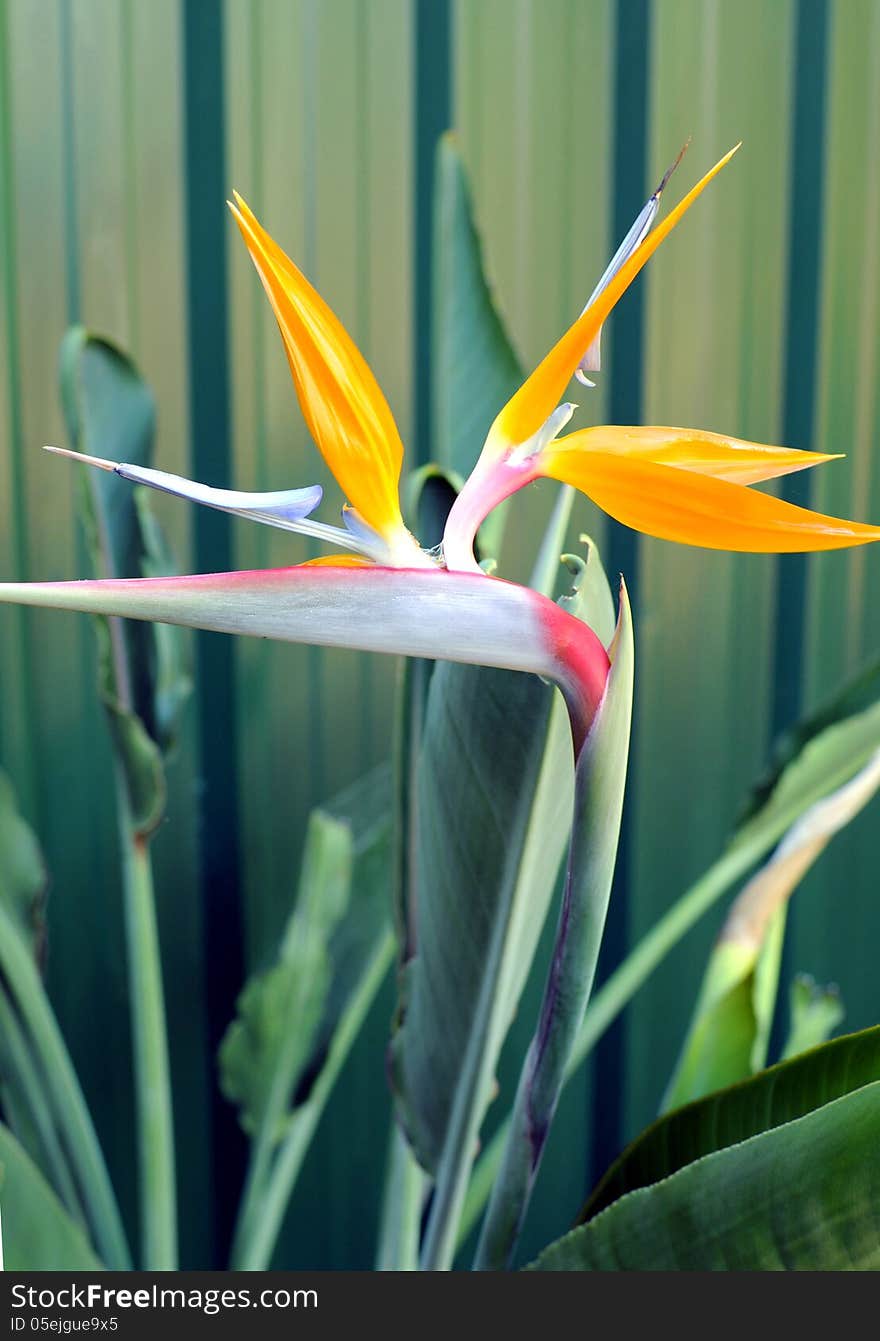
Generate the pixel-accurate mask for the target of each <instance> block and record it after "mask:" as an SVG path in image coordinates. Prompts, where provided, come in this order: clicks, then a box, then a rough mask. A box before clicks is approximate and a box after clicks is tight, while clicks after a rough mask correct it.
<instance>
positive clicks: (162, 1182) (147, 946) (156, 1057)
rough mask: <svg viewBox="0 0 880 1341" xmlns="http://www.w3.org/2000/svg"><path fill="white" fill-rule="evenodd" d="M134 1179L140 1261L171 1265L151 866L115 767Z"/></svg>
mask: <svg viewBox="0 0 880 1341" xmlns="http://www.w3.org/2000/svg"><path fill="white" fill-rule="evenodd" d="M117 800H118V807H119V827H120V843H121V853H122V870H123V884H124V897H125V927H126V940H127V945H128V974H129V996H130V1002H131V1027H132V1050H133V1054H134V1071H135V1092H136V1107H137V1137H138V1164H139V1174H140V1207H141V1257H142V1266H143V1268H144V1270H147V1271H173V1270H175V1269H176V1267H177V1195H176V1183H175V1167H174V1121H173V1115H172V1103H171V1079H170V1068H169V1063H168V1035H167V1028H166V1022H165V997H164V992H163V989H162V964H161V957H160V952H159V933H158V928H157V925H156V905H155V897H154V892H153V869H152V862H151V859H150V849H149V843H148V841H147V839H146V838H145V837H144V836H143V834H139V833H138V832H137V831H136V829H135V825H134V823H133V821H132V817H131V811H130V808H129V802H128V793H127V789H126V786H125V781H124V778H123V777H122V775H121V770H120V769H117Z"/></svg>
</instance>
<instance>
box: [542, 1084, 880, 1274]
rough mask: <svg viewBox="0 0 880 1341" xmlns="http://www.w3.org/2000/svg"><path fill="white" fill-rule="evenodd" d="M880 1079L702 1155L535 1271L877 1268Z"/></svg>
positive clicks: (616, 1208)
mask: <svg viewBox="0 0 880 1341" xmlns="http://www.w3.org/2000/svg"><path fill="white" fill-rule="evenodd" d="M878 1204H880V1081H875V1082H874V1083H873V1084H869V1085H865V1086H864V1087H863V1088H861V1089H857V1090H855V1091H854V1092H852V1093H848V1094H846V1095H844V1096H843V1097H842V1098H839V1099H835V1100H833V1101H832V1102H830V1103H827V1104H825V1105H823V1106H822V1107H821V1108H818V1109H816V1110H815V1111H814V1112H811V1113H808V1114H807V1115H806V1116H805V1117H801V1118H798V1119H796V1120H795V1121H792V1122H788V1123H786V1124H785V1125H784V1126H781V1127H776V1128H774V1129H773V1130H771V1131H765V1132H762V1133H761V1134H760V1135H758V1136H752V1137H751V1138H749V1139H748V1140H745V1141H743V1142H742V1143H741V1144H738V1145H734V1146H730V1147H728V1148H726V1149H722V1150H719V1151H717V1152H716V1153H715V1154H710V1155H706V1156H705V1157H704V1158H703V1159H700V1160H699V1161H698V1162H697V1163H693V1164H688V1165H687V1166H686V1167H685V1168H683V1169H680V1170H679V1172H677V1173H674V1174H673V1175H672V1176H671V1177H669V1178H666V1179H664V1181H662V1182H659V1183H655V1184H653V1185H652V1186H650V1187H643V1188H641V1189H639V1190H638V1191H635V1192H631V1193H629V1194H628V1195H627V1196H624V1197H622V1198H621V1199H620V1200H619V1201H615V1202H614V1204H613V1205H611V1206H609V1207H608V1209H607V1210H606V1211H604V1212H603V1213H602V1214H601V1215H599V1216H597V1217H596V1218H595V1219H593V1220H590V1221H588V1222H587V1223H586V1224H584V1225H581V1226H579V1227H578V1228H577V1229H574V1230H572V1231H571V1233H569V1234H567V1235H566V1236H565V1237H564V1238H562V1239H560V1240H559V1241H558V1242H557V1243H554V1244H552V1245H551V1246H550V1247H549V1248H547V1249H546V1250H545V1251H544V1252H543V1253H542V1254H541V1256H540V1257H539V1258H538V1260H537V1262H536V1263H534V1265H533V1269H537V1270H539V1271H842V1270H872V1269H877V1268H880V1237H878V1234H877V1206H878Z"/></svg>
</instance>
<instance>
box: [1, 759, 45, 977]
mask: <svg viewBox="0 0 880 1341" xmlns="http://www.w3.org/2000/svg"><path fill="white" fill-rule="evenodd" d="M45 893H46V867H45V865H44V864H43V858H42V855H41V853H40V848H39V845H38V843H37V840H36V838H35V837H34V835H33V833H32V832H31V830H30V829H29V828H28V826H27V825H26V824H25V822H24V820H23V819H22V818H21V815H20V814H19V812H18V806H17V805H16V801H15V794H14V793H13V790H12V785H11V783H10V782H9V779H8V778H7V777H6V774H5V773H3V772H2V771H0V900H2V901H3V903H4V904H5V905H6V907H7V909H8V910H9V912H10V914H11V916H12V919H13V921H14V922H15V923H16V925H17V926H18V928H19V930H20V931H21V933H22V935H23V936H24V939H25V941H26V942H27V944H28V945H29V946H30V947H31V949H32V952H33V954H34V957H35V958H36V959H37V960H39V959H40V958H41V955H42V948H43V935H44V923H43V902H44V897H45Z"/></svg>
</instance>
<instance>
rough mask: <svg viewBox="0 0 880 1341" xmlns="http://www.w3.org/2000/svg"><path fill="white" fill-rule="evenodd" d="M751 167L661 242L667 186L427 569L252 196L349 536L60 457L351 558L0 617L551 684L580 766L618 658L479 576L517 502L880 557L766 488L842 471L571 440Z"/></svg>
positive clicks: (338, 347) (110, 589)
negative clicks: (717, 208)
mask: <svg viewBox="0 0 880 1341" xmlns="http://www.w3.org/2000/svg"><path fill="white" fill-rule="evenodd" d="M738 147H739V146H736V148H738ZM736 148H735V149H732V150H731V151H730V152H729V153H728V154H726V155H725V156H724V157H723V158H722V159H721V160H720V161H719V162H718V163H717V164H716V165H715V166H714V167H713V168H712V169H711V170H710V171H709V172H708V173H706V175H705V176H704V177H703V178H702V179H701V180H700V181H699V182H698V183H697V184H696V186H694V187H693V188H692V190H691V191H689V192H688V194H687V195H686V196H685V197H684V199H683V200H682V201H681V202H680V203H679V204H678V205H677V206H676V207H675V209H673V210H672V211H671V212H670V214H669V215H668V216H667V217H666V218H665V219H663V220H662V221H661V222H660V223H659V224H658V225H657V227H656V228H654V227H653V224H654V221H655V218H656V215H657V212H658V209H659V203H660V196H661V193H662V191H663V188H664V187H665V185H666V182H667V181H668V178H669V175H670V173H667V174H666V176H665V177H664V179H663V181H662V182H661V184H660V186H659V187H658V189H657V190H656V191H655V192H654V193H653V195H652V196H651V197H650V199H649V200H648V202H647V203H646V205H645V206H644V208H643V209H642V211H641V213H640V214H639V216H638V218H637V219H636V221H635V223H634V224H633V226H632V228H631V229H630V231H629V233H628V234H627V237H626V238H625V239H624V241H623V243H622V244H621V246H620V248H619V249H618V252H617V253H616V255H615V257H614V259H613V260H612V262H611V264H610V265H609V267H608V269H607V270H606V272H605V274H604V275H603V277H602V279H601V281H600V283H599V285H598V286H597V288H596V290H595V292H594V293H593V295H592V297H591V299H590V301H589V302H588V303H587V305H586V307H585V308H584V310H583V312H582V313H581V315H580V316H579V317H578V319H577V320H576V321H575V322H574V323H573V324H572V325H571V326H570V327H569V329H568V330H567V331H566V332H565V334H564V335H563V336H562V338H561V339H560V340H559V341H558V342H557V343H556V344H555V345H554V347H553V348H552V349H551V350H550V352H549V353H548V354H547V356H546V357H545V358H544V359H543V360H542V361H541V363H539V364H538V366H537V368H535V370H534V371H533V372H532V374H531V375H530V376H529V377H528V378H527V379H526V381H525V382H524V383H523V385H522V386H521V387H520V389H519V390H518V391H517V392H516V394H515V395H514V396H513V397H512V399H511V400H510V401H509V402H508V403H507V405H505V406H504V407H503V408H502V409H501V411H500V413H499V414H498V416H497V418H496V419H495V421H494V423H493V425H492V427H491V429H490V431H489V434H488V437H487V439H486V443H485V446H484V448H483V451H482V454H481V456H480V458H479V461H478V462H477V465H476V467H475V469H474V471H473V472H472V474H471V476H470V478H469V479H468V480H467V481H466V483H465V485H464V487H463V489H462V491H461V493H460V494H459V496H458V498H457V500H456V502H455V504H454V506H453V507H452V510H451V512H450V514H449V517H448V521H447V525H446V530H445V534H444V538H443V545H442V549H441V552H440V553H439V554H436V553H434V552H431V553H429V552H426V551H424V550H423V549H421V548H420V546H419V544H418V542H417V540H416V539H415V537H413V536H412V535H411V534H410V532H409V531H408V530H407V528H406V526H405V524H404V521H403V517H402V514H401V509H400V503H399V497H398V482H399V478H400V472H401V467H402V462H403V445H402V443H401V440H400V435H399V433H398V430H397V426H396V424H395V422H394V418H393V416H392V413H391V410H390V409H389V407H388V404H387V402H386V400H385V398H384V396H383V394H382V392H381V390H380V388H379V386H378V384H377V382H376V380H375V378H374V376H373V374H372V372H371V370H370V368H369V366H368V365H367V363H366V361H365V360H364V358H363V356H362V355H361V353H360V351H359V350H358V349H357V347H356V345H355V344H354V342H353V341H352V339H351V337H350V336H349V335H348V333H347V332H346V330H345V328H344V327H343V326H342V324H341V322H340V321H339V319H338V318H337V317H336V316H335V314H334V313H333V312H332V311H331V309H330V308H329V307H328V305H327V304H326V303H325V302H324V301H323V299H322V298H321V297H320V295H319V294H318V293H317V292H316V291H315V290H314V289H313V288H312V286H311V285H310V284H309V283H308V281H307V280H306V278H305V277H304V276H303V274H302V273H301V272H300V271H299V270H298V269H297V267H296V266H295V265H294V263H293V262H292V261H291V260H290V258H289V257H288V256H287V255H286V254H285V253H284V252H283V251H282V250H281V248H280V247H279V246H278V245H277V243H276V242H274V241H273V239H272V238H271V237H270V236H269V234H268V233H267V232H266V231H265V229H264V228H263V227H262V226H261V225H260V223H259V222H258V220H257V219H256V217H255V216H254V214H253V213H252V212H251V210H250V209H249V208H248V206H247V205H246V204H245V202H244V201H243V200H242V199H241V197H240V196H238V195H237V194H236V196H235V203H234V204H230V208H231V210H232V212H233V215H234V217H235V219H236V222H237V223H238V226H239V228H240V230H241V233H242V236H243V238H244V241H245V243H246V245H247V248H248V251H249V253H250V255H251V258H252V260H253V262H254V265H255V266H256V269H257V272H258V274H259V276H260V279H261V280H262V282H263V286H264V288H265V291H266V294H267V296H268V298H269V301H270V303H271V306H272V309H273V311H274V313H275V316H276V318H277V321H278V325H279V328H280V331H281V336H282V339H283V342H284V348H285V351H286V354H287V358H288V362H289V364H290V370H291V374H292V376H293V381H294V385H295V388H296V392H297V396H298V399H299V403H300V406H301V409H302V412H303V415H304V417H305V420H306V423H307V425H308V427H309V430H310V432H311V435H312V437H313V438H314V441H315V443H316V444H317V446H318V448H319V450H320V451H321V453H322V455H323V456H324V459H325V461H326V462H327V464H328V466H329V467H330V470H331V471H332V472H333V474H334V476H335V478H336V479H337V481H338V482H339V485H340V487H341V489H342V492H343V494H344V495H345V498H346V500H347V501H346V505H345V507H344V508H343V522H344V525H343V526H342V527H335V526H329V525H327V524H325V523H323V522H319V521H316V520H314V519H313V517H312V515H311V514H312V513H313V512H314V510H315V509H316V507H317V506H318V504H319V502H320V501H321V496H322V491H321V489H320V488H319V487H317V486H316V487H314V488H310V489H300V490H292V491H285V492H280V493H272V494H246V493H239V492H236V491H231V490H221V489H213V488H210V487H208V486H206V485H202V484H197V483H194V482H191V481H188V480H184V479H182V478H180V477H178V476H174V475H169V474H166V473H165V472H162V471H158V470H149V469H146V468H142V467H138V466H133V465H126V464H125V463H114V462H108V461H103V460H100V459H98V458H94V457H87V456H85V455H83V454H80V453H69V452H65V451H64V450H63V449H59V448H54V449H50V450H54V451H58V452H61V454H64V455H70V456H73V457H74V459H76V460H79V461H84V462H86V463H87V464H90V465H93V466H98V467H101V468H103V469H106V470H115V472H116V473H117V474H118V475H120V476H122V477H123V478H124V479H127V480H130V481H132V482H134V483H137V484H144V485H149V486H151V487H153V488H157V489H162V490H165V491H167V492H170V493H174V494H178V495H180V496H182V497H185V498H188V499H190V500H192V501H194V502H197V503H202V504H206V505H208V506H211V507H217V508H221V509H223V510H225V511H227V512H230V513H233V514H236V515H239V516H243V517H247V518H250V519H252V520H255V521H259V522H263V523H266V524H269V525H273V526H277V527H282V528H284V529H288V530H292V531H297V532H302V533H305V534H308V535H311V536H313V537H316V538H317V539H319V540H321V541H325V542H327V543H329V544H331V545H333V546H338V547H341V549H342V551H343V552H341V553H337V554H335V555H327V556H325V557H322V558H320V559H317V560H313V561H312V562H311V563H308V564H303V565H298V566H296V567H292V568H282V569H275V570H268V571H259V572H235V573H224V574H210V575H201V576H188V577H173V578H146V579H145V578H136V579H120V580H98V581H89V582H73V583H66V582H60V583H48V584H40V583H27V584H11V583H7V584H0V599H2V600H4V601H7V602H14V603H18V604H28V605H39V606H50V607H55V608H59V609H71V610H79V611H84V612H89V613H97V614H108V615H122V616H126V617H128V618H133V619H146V620H155V621H165V622H169V623H177V624H184V625H190V626H194V627H200V628H207V629H214V630H220V631H226V632H231V633H244V634H257V635H261V636H263V637H270V638H278V639H282V640H288V641H304V642H313V643H317V644H321V645H324V646H345V647H351V648H355V649H358V650H361V651H376V652H391V653H398V654H404V655H412V656H423V657H431V658H441V659H448V660H456V661H463V662H470V663H474V664H483V665H490V666H502V667H507V668H510V669H515V670H524V671H532V672H536V673H538V674H541V675H544V676H546V677H548V678H550V679H552V680H554V681H555V682H556V683H557V684H558V685H559V687H560V688H561V690H562V692H563V694H564V695H565V698H566V702H567V704H568V707H569V712H570V715H571V720H572V727H573V733H574V739H575V745H576V746H577V745H578V744H579V743H581V742H582V741H583V739H584V736H585V734H586V732H587V730H588V728H589V723H590V721H591V719H592V717H593V714H594V713H595V710H596V707H597V705H598V703H599V702H600V700H601V697H602V693H603V690H604V685H605V680H606V677H607V673H608V666H609V662H608V656H607V653H606V650H605V648H603V647H602V646H601V644H600V643H599V640H598V639H597V638H596V637H595V635H594V634H593V633H592V632H591V630H590V629H588V628H586V627H585V626H584V625H583V624H581V623H580V622H579V621H577V620H575V619H573V618H572V617H571V616H569V615H567V614H566V613H565V612H563V611H562V610H561V609H560V608H559V607H558V606H557V605H555V604H554V603H553V602H551V601H548V600H547V599H545V598H544V597H542V596H540V595H538V594H537V593H535V592H533V591H531V590H529V589H528V588H526V587H522V586H518V585H516V584H513V583H510V582H507V581H504V580H502V579H500V578H497V577H494V576H489V575H488V574H486V573H485V572H483V571H482V570H481V569H480V567H479V565H478V564H477V562H476V560H475V558H474V551H473V545H474V538H475V536H476V533H477V530H478V528H479V526H480V524H481V523H482V521H483V520H484V519H485V517H486V516H487V515H488V514H489V512H490V511H491V510H492V509H493V508H494V507H495V506H496V505H497V504H498V503H500V502H501V501H502V500H503V499H505V498H507V497H508V496H510V495H511V494H513V493H514V492H516V491H517V490H519V489H521V488H522V487H523V486H525V485H526V484H528V483H530V482H531V481H533V480H535V479H537V478H539V477H542V476H543V477H548V478H552V479H556V480H559V481H563V482H565V483H568V484H571V485H574V486H575V487H576V488H577V489H580V490H581V491H582V492H583V493H585V494H587V495H588V496H589V497H590V498H592V499H593V501H594V502H595V503H597V504H598V505H599V506H600V507H601V508H602V509H603V510H604V511H606V512H607V513H608V514H609V515H610V516H612V517H614V518H616V519H617V520H618V521H620V522H623V523H624V524H626V525H627V526H630V527H632V528H633V529H635V530H637V531H641V532H644V533H645V534H647V535H652V536H657V537H659V538H661V539H665V540H674V541H678V542H680V543H683V544H690V545H699V546H704V547H707V548H711V549H728V550H744V551H759V552H788V551H807V550H824V549H837V548H842V547H845V546H850V545H859V544H865V543H867V542H870V541H874V540H878V539H880V528H878V527H875V526H868V525H863V524H861V523H858V522H852V521H846V520H842V519H839V518H835V517H828V516H824V515H822V514H820V513H817V512H812V511H809V510H807V509H805V508H800V507H796V506H794V505H793V504H791V503H788V502H785V501H783V500H781V499H778V498H775V497H772V496H770V495H768V494H763V493H759V492H756V491H755V490H753V489H752V488H751V487H750V486H751V485H753V484H757V483H760V482H762V481H765V480H770V479H773V478H774V477H776V476H780V475H783V474H786V473H789V472H791V471H796V470H802V469H804V468H806V467H808V466H813V465H817V464H819V463H820V462H825V461H828V460H830V459H832V458H831V457H829V456H828V455H825V454H821V453H816V452H805V451H797V450H792V449H788V448H784V447H771V446H765V445H761V444H756V443H749V442H743V441H740V440H737V439H735V438H728V437H724V436H721V435H719V434H716V433H708V432H703V431H700V430H691V429H681V428H663V427H620V426H605V427H592V428H586V429H581V430H579V431H576V432H573V433H570V434H567V435H565V436H559V434H560V431H561V429H562V428H563V427H564V426H565V425H566V423H567V422H568V420H569V419H570V418H571V416H572V413H573V411H574V409H575V408H576V407H575V406H573V405H571V404H569V403H564V404H560V403H559V402H560V398H561V396H562V394H563V392H564V391H565V388H566V386H567V384H568V382H569V380H570V378H571V377H572V376H573V375H576V376H577V377H578V378H579V379H580V380H581V381H582V382H584V383H586V384H587V385H590V383H589V381H588V379H587V377H586V373H587V372H591V371H596V370H597V369H598V368H599V364H600V337H601V331H602V327H603V324H604V322H605V320H606V318H607V317H608V315H609V313H610V312H611V310H612V308H613V307H614V305H615V304H616V302H617V301H618V299H619V298H620V297H621V295H622V294H623V293H624V291H625V290H626V289H627V288H628V286H629V285H630V284H631V283H632V281H633V280H634V279H635V277H636V275H637V274H638V273H639V271H640V270H641V269H642V267H643V266H644V264H645V263H646V261H647V260H648V259H649V258H650V257H651V256H652V255H653V253H654V252H655V251H656V249H657V247H658V246H659V245H660V243H661V242H662V241H663V240H664V239H665V238H666V237H667V236H668V235H669V233H670V232H671V231H672V229H673V228H675V227H676V225H677V224H678V223H679V222H680V220H681V219H682V217H683V216H684V214H685V213H686V212H687V210H688V209H690V207H691V205H692V204H693V203H694V201H695V200H696V199H697V197H698V196H699V195H700V194H701V192H702V191H703V190H704V189H705V187H706V186H707V185H708V183H709V182H710V181H711V180H712V179H713V178H714V177H715V176H716V174H717V173H718V172H719V171H720V170H721V168H723V167H724V166H725V165H726V164H727V163H728V162H729V161H730V159H731V158H732V156H733V154H734V153H735V152H736ZM677 161H678V160H676V163H677ZM674 166H676V164H673V167H674ZM670 172H671V169H670ZM652 230H653V231H652Z"/></svg>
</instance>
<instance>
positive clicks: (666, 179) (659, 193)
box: [653, 135, 693, 200]
mask: <svg viewBox="0 0 880 1341" xmlns="http://www.w3.org/2000/svg"><path fill="white" fill-rule="evenodd" d="M692 139H693V136H692V135H689V136H688V137H687V139H686V140H685V142H684V144H683V145H682V146H681V148H680V149H679V151H678V153H677V154H676V156H675V158H674V159H673V161H672V162H671V163H670V165H669V167H668V168H667V169H666V171H665V172H664V174H663V176H662V177H661V178H660V185H659V186H658V187H657V190H656V191H655V192H654V195H653V199H654V200H659V199H660V197H661V196H662V194H663V192H664V191H665V190H666V186H667V184H668V182H669V178H670V177H671V176H672V174H673V172H675V169H676V168H677V167H678V165H679V163H680V162H681V160H682V159H683V158H684V156H685V154H686V153H687V151H688V149H690V147H691V140H692Z"/></svg>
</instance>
